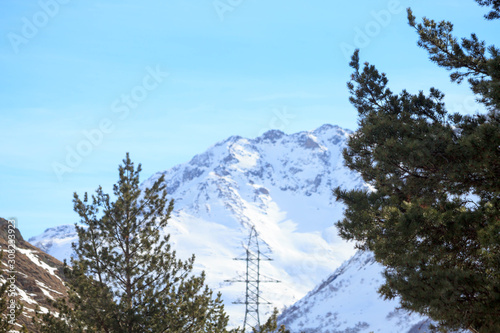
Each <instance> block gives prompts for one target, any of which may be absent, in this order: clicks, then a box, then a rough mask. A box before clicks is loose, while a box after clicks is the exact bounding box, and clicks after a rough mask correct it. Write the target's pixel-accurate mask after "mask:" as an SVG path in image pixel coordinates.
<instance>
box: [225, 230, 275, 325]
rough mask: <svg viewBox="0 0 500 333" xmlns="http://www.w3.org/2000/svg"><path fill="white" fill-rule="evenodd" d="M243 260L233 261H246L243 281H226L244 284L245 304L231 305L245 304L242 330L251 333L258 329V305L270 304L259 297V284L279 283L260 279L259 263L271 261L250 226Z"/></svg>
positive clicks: (238, 302)
mask: <svg viewBox="0 0 500 333" xmlns="http://www.w3.org/2000/svg"><path fill="white" fill-rule="evenodd" d="M245 250H246V256H245V258H234V260H244V261H246V274H245V279H244V280H228V281H227V282H245V284H246V289H245V302H241V301H237V302H233V304H245V320H244V321H243V329H245V332H247V333H250V332H252V328H253V327H256V328H259V327H260V317H259V305H260V304H271V303H269V302H267V301H266V300H264V299H263V298H262V297H261V295H260V283H261V282H280V281H278V280H273V279H269V278H264V279H261V276H260V262H261V261H263V260H265V261H271V260H272V259H271V258H269V257H268V256H266V255H265V254H263V253H262V252H261V251H260V248H259V235H258V233H257V230H255V227H254V226H252V229H251V230H250V236H249V237H248V244H247V245H246V246H245Z"/></svg>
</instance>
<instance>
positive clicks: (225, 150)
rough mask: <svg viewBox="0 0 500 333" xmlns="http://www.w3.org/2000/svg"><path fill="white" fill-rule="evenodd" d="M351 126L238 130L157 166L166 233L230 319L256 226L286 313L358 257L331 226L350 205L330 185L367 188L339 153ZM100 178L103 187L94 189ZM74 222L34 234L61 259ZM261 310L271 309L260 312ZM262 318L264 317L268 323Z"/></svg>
mask: <svg viewBox="0 0 500 333" xmlns="http://www.w3.org/2000/svg"><path fill="white" fill-rule="evenodd" d="M349 134H350V132H349V131H348V130H344V129H342V128H340V127H337V126H332V125H323V126H321V127H320V128H318V129H316V130H314V131H309V132H299V133H295V134H289V135H287V134H284V133H283V132H281V131H278V130H271V131H269V132H266V133H264V134H263V135H262V136H260V137H258V138H255V139H245V138H242V137H238V136H233V137H230V138H228V139H227V140H225V141H222V142H219V143H217V144H215V145H214V146H212V147H210V148H209V149H208V150H207V151H206V152H204V153H202V154H199V155H196V156H195V157H194V158H193V159H192V160H191V161H189V162H188V163H185V164H181V165H178V166H175V167H173V168H172V169H169V170H166V171H163V172H158V173H156V174H154V175H153V176H151V177H150V178H149V179H147V180H146V181H145V182H144V183H143V184H142V186H143V187H149V186H151V185H152V184H153V183H154V181H155V180H157V179H158V178H159V177H160V176H161V175H164V176H165V182H166V184H167V189H168V193H169V196H170V198H173V199H174V200H175V211H174V213H173V214H172V218H171V220H170V222H169V225H168V227H167V229H166V230H165V231H166V232H167V233H170V234H171V241H172V242H173V243H174V244H173V248H174V249H175V250H176V251H177V255H178V256H179V257H181V258H188V257H190V255H191V254H192V253H194V254H195V255H196V263H195V266H196V270H197V271H201V270H205V272H206V274H207V283H208V285H209V286H210V287H211V288H213V289H214V290H216V291H221V292H222V294H223V298H224V301H225V305H226V310H227V312H228V314H229V315H230V317H231V324H233V325H239V324H241V322H242V318H243V314H244V306H242V305H233V304H232V303H231V302H233V301H236V300H244V290H245V286H244V284H242V283H228V282H224V281H225V280H228V279H233V278H237V277H238V276H242V275H243V274H244V273H245V262H243V261H234V260H233V258H234V257H242V256H243V254H244V253H245V252H244V249H243V247H242V243H243V242H246V239H247V237H248V234H249V230H250V227H251V226H255V228H256V230H257V231H258V233H259V234H260V238H261V240H262V242H263V243H265V245H264V246H263V248H262V250H263V251H264V252H265V253H268V254H269V255H270V256H271V257H272V258H273V259H274V261H271V262H262V263H261V272H262V273H263V274H265V275H266V276H269V277H272V278H273V279H278V280H281V283H279V284H274V283H273V284H271V283H269V284H262V285H261V290H262V294H263V297H264V298H265V299H266V300H268V301H270V302H272V303H273V306H276V307H278V308H279V309H281V308H283V307H284V306H290V305H292V304H293V303H294V302H296V301H297V300H299V299H301V298H302V297H303V296H304V295H306V293H307V292H309V291H310V290H312V289H313V288H314V287H315V286H316V285H317V284H318V283H320V282H321V281H323V280H324V279H325V278H327V277H328V276H329V275H330V274H331V273H332V272H333V271H334V270H335V269H336V268H337V267H339V266H340V264H341V263H342V262H343V261H345V260H347V259H349V258H350V257H351V256H352V255H353V254H354V253H355V251H354V249H353V246H352V244H347V243H346V242H345V241H343V240H341V239H340V238H339V237H338V235H337V230H336V228H335V227H334V223H335V222H336V221H337V220H339V219H341V217H342V210H343V207H342V206H341V205H340V204H339V203H337V202H336V201H335V198H334V197H333V194H332V189H333V188H335V187H337V186H342V187H343V188H348V189H349V188H355V187H362V186H363V184H362V181H361V179H360V178H359V176H358V175H356V174H354V173H352V172H351V171H350V170H348V169H347V168H346V167H345V166H344V165H343V159H342V154H341V153H342V150H343V148H344V147H345V142H346V138H347V137H348V136H349ZM97 185H98V184H96V187H97ZM76 239H77V237H76V234H75V232H74V228H73V227H71V226H60V227H58V228H51V229H48V230H46V232H45V233H44V234H42V235H40V236H37V237H34V238H32V239H30V242H32V243H33V244H34V245H36V246H39V247H40V248H42V249H44V250H45V251H47V252H48V253H49V254H51V255H53V256H55V257H56V258H58V259H61V260H62V259H65V258H66V259H67V258H68V256H69V254H70V253H71V248H70V243H71V242H72V241H75V240H76ZM262 310H263V311H262V316H263V317H264V316H265V313H269V311H270V310H271V309H270V308H262ZM261 320H262V319H261Z"/></svg>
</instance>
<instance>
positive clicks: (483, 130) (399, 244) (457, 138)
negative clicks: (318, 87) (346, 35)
mask: <svg viewBox="0 0 500 333" xmlns="http://www.w3.org/2000/svg"><path fill="white" fill-rule="evenodd" d="M478 2H479V1H478ZM498 3H499V2H498V1H489V2H488V1H482V3H481V4H482V5H493V6H494V9H496V13H498ZM492 15H493V14H490V16H491V18H495V17H494V15H493V16H492ZM408 17H409V22H410V25H411V26H412V27H414V28H416V30H417V32H418V34H419V36H420V41H419V45H420V46H422V47H423V48H425V49H426V50H427V51H428V52H429V54H430V56H431V60H432V61H434V62H436V63H437V64H438V65H439V66H441V67H445V68H446V69H449V70H453V71H454V72H453V73H452V74H451V78H452V80H453V81H455V82H461V81H462V80H463V79H464V78H467V79H468V81H469V83H470V85H471V89H472V91H473V92H474V93H475V94H476V95H477V96H478V100H479V101H480V102H481V103H483V104H484V105H485V106H486V107H487V110H488V112H487V114H477V115H473V116H463V115H459V114H448V113H447V112H446V108H445V105H444V104H443V97H444V95H443V94H442V93H441V92H440V91H438V90H437V89H434V88H432V89H431V90H430V92H429V94H427V95H426V94H424V93H422V92H420V93H418V94H416V95H413V94H410V93H408V92H407V91H403V92H401V93H400V94H394V93H393V92H392V91H391V90H390V89H389V88H388V87H387V84H388V79H387V78H386V76H385V75H384V74H381V73H380V72H379V71H378V70H377V69H376V68H375V67H374V66H372V65H369V64H368V63H365V64H364V66H363V67H362V68H361V67H360V65H359V54H358V51H356V52H355V54H354V55H353V58H352V62H351V67H352V68H353V69H354V74H353V75H352V80H351V82H349V83H348V88H349V90H350V92H351V97H350V101H351V102H352V104H353V105H354V106H355V107H356V108H357V110H358V113H359V129H358V130H357V132H356V133H355V134H354V135H353V136H352V137H351V138H350V139H349V142H348V148H347V149H346V150H345V151H344V157H345V160H346V165H347V166H348V167H349V168H351V169H352V170H356V171H357V172H359V173H360V174H361V175H362V177H363V179H364V181H365V182H367V183H368V184H370V185H371V186H372V187H373V189H374V191H370V192H368V191H361V190H354V191H345V190H342V189H340V188H337V189H335V194H336V196H337V199H338V200H340V201H342V202H344V203H345V204H346V205H347V210H346V212H345V219H344V220H342V221H340V222H338V223H337V226H338V227H339V230H340V234H341V236H342V237H344V238H345V239H348V240H355V241H356V243H357V246H358V247H359V248H363V249H369V250H371V251H373V252H374V253H375V257H376V259H377V261H379V262H381V263H382V264H383V265H384V266H385V267H386V270H385V277H386V282H385V284H384V285H383V286H382V288H381V289H380V292H381V293H382V294H383V295H384V296H385V297H387V298H394V297H396V296H399V297H400V298H401V306H402V307H403V308H405V309H408V310H410V311H416V312H419V313H421V314H424V315H427V316H429V317H431V318H432V319H434V320H436V321H437V322H439V324H440V328H441V330H443V331H447V330H453V329H466V330H469V331H471V332H481V333H490V332H491V333H495V332H500V113H499V112H498V111H499V109H500V90H499V87H500V71H499V69H500V65H499V64H500V57H499V50H498V49H497V48H495V47H494V46H490V47H488V48H486V47H485V43H484V42H482V41H479V40H478V38H477V37H476V36H475V35H474V34H473V35H472V36H471V38H470V39H462V41H461V43H458V42H457V40H456V39H455V38H454V37H453V36H452V35H451V32H452V24H451V23H450V22H440V23H436V22H434V21H432V20H427V19H424V20H423V23H422V24H416V23H415V18H414V16H413V15H412V13H411V11H410V10H408Z"/></svg>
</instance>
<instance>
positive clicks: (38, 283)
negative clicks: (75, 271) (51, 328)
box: [0, 218, 67, 328]
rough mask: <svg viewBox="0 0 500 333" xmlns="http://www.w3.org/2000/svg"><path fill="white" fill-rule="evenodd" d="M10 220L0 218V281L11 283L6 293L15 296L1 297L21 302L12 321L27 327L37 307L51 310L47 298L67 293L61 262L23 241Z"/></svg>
mask: <svg viewBox="0 0 500 333" xmlns="http://www.w3.org/2000/svg"><path fill="white" fill-rule="evenodd" d="M12 221H13V220H5V219H3V218H0V248H1V250H2V251H3V258H2V265H1V270H2V274H1V275H0V284H4V283H8V284H9V285H10V284H11V283H13V287H12V288H11V287H9V289H8V294H16V295H17V296H15V297H13V298H10V297H9V296H11V295H5V296H6V297H8V299H9V302H10V299H14V300H15V301H16V302H17V303H18V304H19V303H22V304H23V305H24V309H23V312H22V314H21V315H20V316H19V318H16V320H15V322H16V323H17V324H18V325H22V324H24V325H26V326H27V327H28V328H30V327H31V317H32V316H33V313H34V311H35V308H36V307H37V306H38V307H39V308H40V310H41V311H42V312H46V311H48V310H49V309H51V307H50V305H49V304H48V301H47V300H48V299H56V298H60V297H66V295H67V293H66V287H65V286H64V283H63V280H62V263H61V262H60V261H59V260H57V259H56V258H54V257H52V256H50V255H48V254H46V253H44V252H43V251H41V250H40V249H39V248H36V247H35V246H33V245H31V244H30V243H28V242H26V241H25V240H24V239H23V237H22V235H21V233H20V232H19V230H18V229H16V228H15V223H13V222H12ZM9 241H10V242H9ZM13 244H15V247H14V246H13ZM9 245H10V246H9Z"/></svg>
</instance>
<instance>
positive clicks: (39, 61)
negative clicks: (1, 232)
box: [0, 0, 498, 238]
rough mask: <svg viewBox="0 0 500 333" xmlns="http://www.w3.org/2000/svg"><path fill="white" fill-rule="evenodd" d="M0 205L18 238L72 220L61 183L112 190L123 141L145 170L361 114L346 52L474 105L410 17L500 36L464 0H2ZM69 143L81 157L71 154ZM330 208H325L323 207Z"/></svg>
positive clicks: (351, 120)
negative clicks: (238, 141) (432, 56)
mask: <svg viewBox="0 0 500 333" xmlns="http://www.w3.org/2000/svg"><path fill="white" fill-rule="evenodd" d="M1 6H2V10H1V11H0V35H1V36H2V39H1V40H0V59H1V61H0V70H1V73H2V75H1V76H0V101H1V102H0V126H1V131H0V137H1V140H0V216H1V217H4V218H10V217H15V218H17V220H18V222H19V228H20V230H21V232H22V233H23V235H24V236H25V238H29V237H30V236H34V235H37V234H39V233H41V232H42V231H43V230H44V229H46V228H47V227H51V226H56V225H59V224H72V223H75V222H77V221H78V216H77V215H76V214H75V213H74V212H73V210H72V193H73V192H75V191H76V192H78V193H79V194H83V192H85V191H88V192H93V191H94V190H95V189H96V188H97V186H98V185H102V186H103V187H104V188H105V189H108V190H110V189H111V186H112V184H113V183H114V182H115V181H116V180H117V172H116V169H117V166H118V164H120V162H121V160H122V159H123V157H124V156H125V153H126V152H130V154H131V157H132V159H133V160H134V161H135V162H137V163H139V162H140V163H142V165H143V170H144V171H143V173H142V175H143V179H146V178H147V177H149V176H150V175H151V174H153V173H154V172H156V171H161V170H164V169H168V168H171V167H172V166H174V165H176V164H178V163H183V162H186V161H188V160H189V159H190V158H191V157H192V156H194V155H195V154H198V153H201V152H203V151H204V150H206V148H208V147H209V146H211V145H212V144H214V143H216V142H217V141H220V140H223V139H225V138H227V137H229V136H231V135H236V134H237V135H241V136H244V137H256V136H258V135H260V134H262V133H263V132H264V131H266V130H268V129H271V128H278V129H281V130H283V131H285V132H287V133H293V132H297V131H301V130H312V129H314V128H316V127H319V126H321V125H322V124H324V123H331V124H337V125H340V126H342V127H345V128H349V129H355V128H356V116H357V114H356V110H355V109H354V108H353V107H352V106H351V105H350V104H349V102H348V92H347V89H346V85H345V84H346V82H347V81H348V80H349V76H350V73H351V69H350V68H349V66H348V62H349V59H348V57H347V54H349V53H350V49H351V48H352V49H353V48H355V47H359V48H360V49H361V59H362V61H369V62H370V63H373V64H375V65H376V66H377V67H378V68H379V69H380V70H381V71H384V72H386V73H387V74H388V77H389V80H390V85H391V87H392V88H393V90H395V91H398V90H400V89H402V88H407V89H408V90H410V91H412V92H416V91H418V90H428V88H429V87H431V86H435V87H438V88H440V89H441V90H442V91H444V92H445V93H446V94H447V102H448V103H449V107H450V109H451V110H453V111H459V112H463V113H474V112H475V111H476V110H477V106H476V105H475V104H474V96H473V95H471V93H470V91H469V89H468V87H467V86H466V85H462V86H457V85H453V84H450V83H449V77H448V74H449V73H447V72H446V71H445V70H444V69H440V68H437V67H436V66H435V65H434V64H432V63H430V62H429V60H428V58H427V55H426V53H425V52H424V50H422V49H420V48H418V47H417V45H416V41H417V37H416V34H415V32H414V31H413V30H412V29H411V28H410V27H409V26H408V24H407V20H406V11H405V9H406V8H407V7H412V8H413V10H414V13H415V15H416V16H417V17H422V16H427V17H429V18H435V19H439V20H441V19H448V20H451V21H452V22H453V23H454V24H455V29H456V34H457V36H468V35H469V34H470V32H476V33H477V34H478V35H479V37H480V38H482V39H485V40H487V41H488V42H489V43H496V44H497V45H498V40H497V39H498V27H497V24H498V23H497V22H495V21H494V22H488V21H486V20H484V19H483V17H482V15H483V14H484V13H486V9H485V8H481V7H479V6H477V5H476V3H475V2H474V1H472V0H460V1H456V0H455V1H451V0H450V1H448V0H443V1H428V0H420V1H409V0H407V1H404V0H401V1H398V0H383V1H379V0H357V1H356V0H354V1H350V2H348V1H342V2H340V1H332V0H313V1H298V0H286V1H285V0H273V1H258V0H215V1H214V0H150V1H144V2H138V1H129V0H85V1H83V0H40V1H32V0H23V1H18V0H3V1H2V4H1ZM75 154H76V155H78V156H75ZM332 223H333V221H332Z"/></svg>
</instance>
